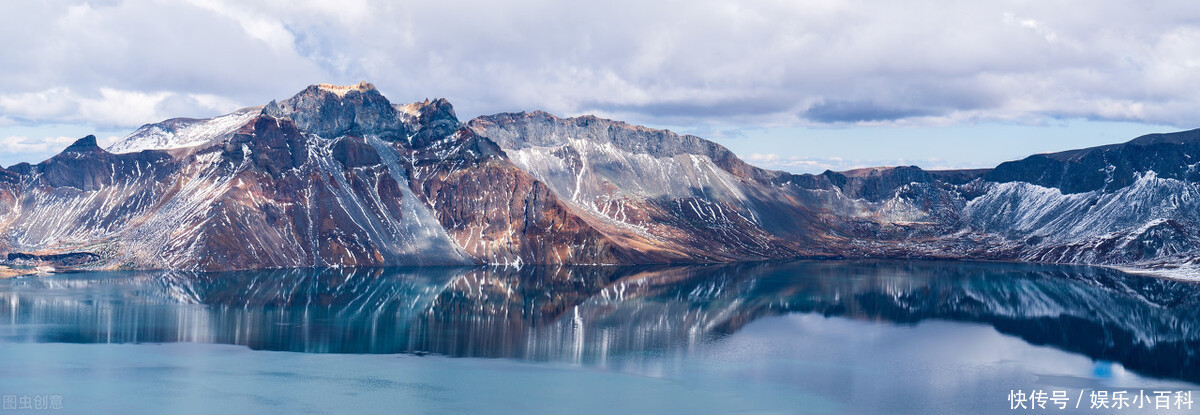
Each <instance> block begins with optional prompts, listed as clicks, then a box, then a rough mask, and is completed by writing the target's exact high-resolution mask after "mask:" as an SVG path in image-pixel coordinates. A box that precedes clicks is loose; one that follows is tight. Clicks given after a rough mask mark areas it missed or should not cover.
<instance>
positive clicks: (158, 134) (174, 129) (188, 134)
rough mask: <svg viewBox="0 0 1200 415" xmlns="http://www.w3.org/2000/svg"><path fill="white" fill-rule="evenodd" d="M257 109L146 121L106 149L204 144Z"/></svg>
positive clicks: (126, 150) (117, 151)
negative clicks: (193, 117) (209, 116)
mask: <svg viewBox="0 0 1200 415" xmlns="http://www.w3.org/2000/svg"><path fill="white" fill-rule="evenodd" d="M261 111H262V107H251V108H243V109H241V110H238V111H236V112H233V113H230V114H226V115H222V116H220V117H214V118H208V119H187V118H175V119H171V120H167V121H163V122H161V123H157V124H147V125H144V126H142V127H141V128H138V129H137V130H136V131H134V132H133V133H132V134H130V135H128V136H126V137H125V138H123V139H121V140H119V141H117V142H116V143H113V145H111V146H109V147H108V151H109V152H111V153H115V154H123V153H135V152H138V151H142V150H167V149H176V148H184V147H194V146H198V145H201V144H206V143H209V142H212V141H213V140H216V139H218V138H220V137H222V136H225V135H228V134H231V133H233V132H234V131H237V130H238V129H239V128H241V127H242V126H244V125H246V123H247V122H250V120H252V119H254V117H256V116H258V115H259V113H260V112H261Z"/></svg>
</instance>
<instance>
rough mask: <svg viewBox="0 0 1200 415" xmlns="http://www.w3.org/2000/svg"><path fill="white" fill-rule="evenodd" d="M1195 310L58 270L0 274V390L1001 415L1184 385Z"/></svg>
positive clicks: (791, 276) (667, 281) (726, 283)
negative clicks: (1021, 406)
mask: <svg viewBox="0 0 1200 415" xmlns="http://www.w3.org/2000/svg"><path fill="white" fill-rule="evenodd" d="M1198 305H1200V287H1197V286H1196V285H1194V284H1190V283H1183V282H1177V281H1167V280H1160V279H1154V278H1147V277H1140V276H1130V275H1126V274H1123V273H1120V272H1116V271H1112V270H1108V269H1104V268H1093V267H1075V266H1042V265H1021V264H1002V263H963V262H920V261H918V262H906V261H801V262H791V263H761V264H732V265H713V266H688V267H549V268H538V267H524V268H522V269H519V270H517V269H512V268H379V269H321V270H316V269H304V270H272V271H255V272H231V273H181V272H92V273H76V274H60V275H55V276H52V277H45V278H19V279H12V280H6V281H0V393H4V394H16V395H36V394H43V395H45V394H57V395H61V396H62V398H63V406H64V408H65V409H67V410H68V411H72V410H73V411H78V412H92V411H105V412H109V411H126V410H132V411H133V412H142V413H156V412H163V411H164V410H166V409H169V410H171V411H173V412H185V413H187V412H197V413H201V412H212V411H215V410H222V411H232V412H263V411H267V412H281V411H287V412H294V411H298V412H334V413H337V412H346V411H348V410H358V411H363V412H394V411H395V410H397V408H406V409H410V410H412V411H416V412H432V411H450V412H479V411H486V412H509V413H513V412H547V411H550V412H564V411H570V412H598V413H603V412H612V411H633V412H668V413H670V412H674V413H698V412H716V413H725V412H730V411H749V412H768V413H846V412H852V413H962V412H964V411H966V412H973V413H979V412H984V413H989V412H1010V407H1009V402H1008V401H1007V399H1006V397H1007V396H1008V394H1009V392H1010V391H1011V390H1014V389H1015V390H1024V391H1027V392H1028V391H1032V390H1033V389H1040V390H1046V391H1051V390H1065V391H1068V392H1069V394H1070V395H1071V396H1072V398H1073V399H1074V398H1075V396H1076V395H1078V394H1079V393H1080V391H1085V392H1086V391H1090V390H1121V389H1128V390H1139V389H1146V390H1151V389H1155V388H1157V389H1169V390H1172V391H1178V390H1190V389H1196V382H1200V359H1198V358H1197V353H1198V352H1200V307H1197V306H1198ZM131 396H137V397H138V399H137V400H130V398H129V397H131ZM1196 397H1197V398H1200V392H1197V393H1196ZM1087 404H1088V402H1086V401H1085V402H1083V405H1082V406H1083V407H1084V409H1086V406H1087ZM1197 408H1198V409H1200V406H1197ZM1068 409H1074V408H1068ZM1133 409H1136V408H1127V409H1126V410H1124V411H1123V412H1133ZM1055 412H1069V411H1055ZM1164 412H1166V411H1158V412H1156V413H1164Z"/></svg>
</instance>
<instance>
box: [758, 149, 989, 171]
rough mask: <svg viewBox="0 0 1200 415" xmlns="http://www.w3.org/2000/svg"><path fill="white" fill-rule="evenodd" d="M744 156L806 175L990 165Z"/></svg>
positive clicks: (928, 160)
mask: <svg viewBox="0 0 1200 415" xmlns="http://www.w3.org/2000/svg"><path fill="white" fill-rule="evenodd" d="M743 158H744V159H745V160H746V161H747V162H749V163H751V164H753V165H755V166H758V167H762V168H766V169H772V170H783V171H787V172H792V173H809V174H819V173H822V172H824V171H826V170H832V171H846V170H853V169H862V168H867V167H879V166H888V167H894V166H918V167H921V168H923V169H926V170H957V169H964V168H990V167H993V166H991V165H986V166H982V165H979V166H976V165H971V166H963V165H961V164H954V163H947V161H945V160H942V159H940V158H921V159H905V158H892V159H871V160H858V159H856V160H848V159H845V158H841V157H802V156H794V155H781V154H778V153H753V154H749V155H746V156H745V157H743Z"/></svg>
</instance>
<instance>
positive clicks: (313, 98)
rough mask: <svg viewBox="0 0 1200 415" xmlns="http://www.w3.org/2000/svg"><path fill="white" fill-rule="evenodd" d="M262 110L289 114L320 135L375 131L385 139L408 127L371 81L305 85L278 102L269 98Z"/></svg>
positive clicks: (394, 138) (405, 131)
mask: <svg viewBox="0 0 1200 415" xmlns="http://www.w3.org/2000/svg"><path fill="white" fill-rule="evenodd" d="M263 113H264V114H267V115H270V116H273V117H278V118H290V119H291V120H292V121H294V122H295V123H296V126H297V127H299V128H300V129H301V130H303V131H305V132H308V133H312V134H316V135H318V136H321V137H323V138H328V139H332V138H337V137H341V136H343V135H357V136H365V135H372V134H373V135H378V136H380V138H383V139H385V140H388V141H397V140H399V139H401V138H404V137H406V136H407V135H408V134H409V132H410V128H409V127H408V126H407V125H406V124H405V123H404V121H403V118H402V117H401V115H400V113H399V112H397V111H396V109H395V108H394V107H392V103H391V102H389V101H388V99H387V98H385V97H384V96H383V94H380V93H379V91H378V90H376V89H375V86H374V85H371V84H369V83H367V82H360V83H359V84H358V85H347V86H338V85H330V84H318V85H309V86H308V88H305V89H304V90H303V91H300V93H298V94H296V95H295V96H293V97H291V98H288V99H286V100H283V101H282V102H275V101H272V102H271V103H270V104H267V106H266V107H265V108H263Z"/></svg>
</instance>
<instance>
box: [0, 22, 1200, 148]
mask: <svg viewBox="0 0 1200 415" xmlns="http://www.w3.org/2000/svg"><path fill="white" fill-rule="evenodd" d="M0 13H2V14H3V15H6V16H21V17H22V18H20V19H11V20H13V21H12V22H11V24H6V25H4V26H0V36H2V37H3V38H5V39H22V41H21V42H4V44H0V73H4V74H5V76H4V77H0V91H4V92H3V94H2V97H0V102H8V103H14V105H17V106H13V105H6V106H4V107H3V111H4V112H3V114H0V115H2V116H3V117H5V118H8V119H10V120H15V121H16V122H27V121H28V120H36V121H37V122H46V121H49V122H66V121H73V122H76V121H77V122H95V123H111V124H121V125H127V126H134V125H138V124H141V123H145V122H150V121H154V119H148V118H151V117H169V116H205V115H213V114H215V112H219V111H228V110H232V109H235V108H236V107H239V106H246V105H260V104H263V103H265V102H267V101H269V100H270V99H277V98H284V97H286V96H287V95H289V94H291V93H294V92H296V91H298V90H300V89H301V88H303V86H305V85H307V84H311V83H317V82H337V83H354V82H357V81H359V80H364V79H365V80H370V81H372V82H374V83H375V84H376V85H377V86H379V87H380V88H381V89H382V90H383V91H384V92H385V93H386V94H388V95H389V97H391V98H393V99H395V100H397V101H404V100H419V99H422V98H425V97H437V96H445V97H448V98H450V99H451V101H452V102H454V103H455V105H456V107H457V108H458V110H459V113H460V114H461V115H465V116H472V115H477V114H482V113H492V112H500V111H518V110H528V109H546V110H550V111H552V112H556V113H561V114H566V115H571V114H578V113H584V112H591V113H601V114H607V115H611V116H613V117H618V118H624V119H627V120H630V121H633V122H643V123H652V124H674V125H685V124H695V123H706V122H714V123H720V124H723V125H742V126H770V125H814V124H818V125H821V124H852V125H893V124H894V125H946V124H956V123H964V122H979V121H989V120H1002V121H1014V120H1015V121H1019V122H1038V120H1044V119H1053V118H1060V117H1065V118H1075V117H1077V118H1085V119H1112V120H1134V121H1140V122H1147V123H1166V124H1171V125H1176V126H1180V127H1189V126H1193V125H1194V124H1195V121H1194V114H1196V113H1200V96H1197V95H1195V94H1192V93H1191V91H1194V90H1196V89H1197V87H1200V71H1198V70H1197V67H1198V66H1200V49H1197V48H1196V47H1195V45H1196V44H1200V23H1198V22H1200V9H1198V8H1196V7H1194V6H1193V5H1192V3H1191V2H1183V1H1179V2H1156V3H1155V6H1154V7H1147V6H1145V4H1144V3H1143V2H1135V1H1082V0H1074V1H1062V2H1026V1H1000V2H945V1H933V0H918V1H911V2H872V1H865V0H839V1H783V0H780V1H763V2H734V3H730V2H723V1H715V0H711V1H709V0H701V1H699V2H695V1H693V2H680V1H655V2H647V1H632V0H629V1H624V0H619V1H614V2H593V3H577V2H558V1H550V0H517V1H511V2H485V1H451V2H425V3H417V2H405V3H396V2H390V1H382V0H378V1H375V0H355V1H317V0H305V1H283V0H263V1H248V2H242V1H237V2H235V1H228V0H189V1H187V2H184V3H176V2H164V1H154V0H125V1H109V2H91V3H87V2H81V1H67V0H59V1H49V2H5V3H3V4H2V5H0ZM31 33H37V36H31V35H30V34H31ZM18 104H19V105H18ZM165 109H170V110H174V111H181V110H183V111H189V112H188V113H170V114H168V113H165V111H164V110H165Z"/></svg>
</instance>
